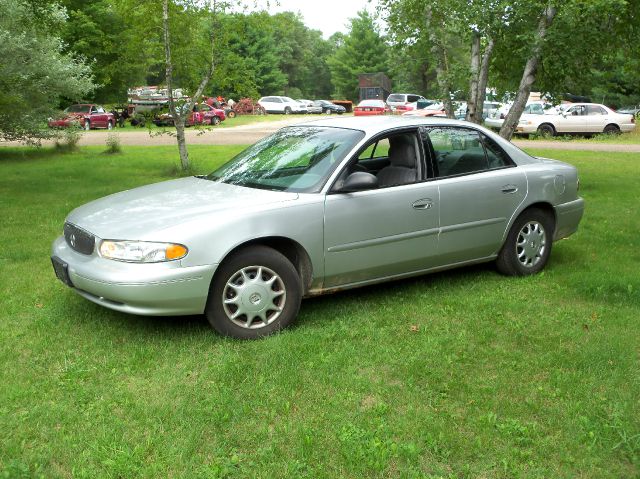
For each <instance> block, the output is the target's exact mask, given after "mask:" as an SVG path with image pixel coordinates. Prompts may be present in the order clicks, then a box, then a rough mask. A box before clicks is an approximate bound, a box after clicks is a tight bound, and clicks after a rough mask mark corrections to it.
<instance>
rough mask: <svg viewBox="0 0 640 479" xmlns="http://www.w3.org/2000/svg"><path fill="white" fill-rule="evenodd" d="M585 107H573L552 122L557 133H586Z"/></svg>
mask: <svg viewBox="0 0 640 479" xmlns="http://www.w3.org/2000/svg"><path fill="white" fill-rule="evenodd" d="M586 118H587V117H586V106H584V105H573V106H572V107H570V108H568V109H567V110H566V111H565V112H564V113H562V114H561V115H559V116H558V117H557V120H556V121H555V122H554V126H555V129H556V131H557V132H558V133H583V132H586V131H587V119H586Z"/></svg>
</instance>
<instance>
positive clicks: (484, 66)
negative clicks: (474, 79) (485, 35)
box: [476, 37, 495, 124]
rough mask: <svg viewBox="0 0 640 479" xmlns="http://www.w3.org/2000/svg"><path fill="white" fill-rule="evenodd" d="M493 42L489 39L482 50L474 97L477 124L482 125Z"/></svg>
mask: <svg viewBox="0 0 640 479" xmlns="http://www.w3.org/2000/svg"><path fill="white" fill-rule="evenodd" d="M494 46H495V40H494V39H493V38H492V37H489V40H488V42H487V46H486V47H485V48H484V54H483V55H482V63H481V65H480V74H479V75H478V95H477V96H476V112H479V113H478V124H480V123H482V115H483V112H484V100H485V98H486V97H487V83H488V82H489V63H490V61H491V54H492V53H493V47H494Z"/></svg>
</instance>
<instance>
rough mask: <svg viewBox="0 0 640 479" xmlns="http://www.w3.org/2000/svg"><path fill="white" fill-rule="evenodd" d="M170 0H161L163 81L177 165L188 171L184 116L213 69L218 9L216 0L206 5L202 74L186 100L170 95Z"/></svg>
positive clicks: (172, 83)
mask: <svg viewBox="0 0 640 479" xmlns="http://www.w3.org/2000/svg"><path fill="white" fill-rule="evenodd" d="M170 3H172V2H170V1H169V0H163V2H162V30H163V40H164V58H165V81H166V83H167V90H168V95H169V112H170V113H171V116H172V117H173V121H174V124H175V127H176V140H177V142H178V152H179V153H180V166H181V167H182V170H183V171H188V170H189V169H190V168H191V162H190V160H189V152H188V150H187V141H186V137H185V124H186V121H187V118H188V116H189V114H190V113H191V111H192V110H193V107H194V106H195V104H196V102H197V101H198V100H199V99H201V98H202V93H203V92H204V89H205V88H206V87H207V84H208V83H209V81H210V80H211V77H212V76H213V73H214V71H215V66H216V63H215V60H216V55H215V53H216V28H215V20H216V15H217V14H218V10H219V8H220V2H218V1H217V0H212V1H211V2H210V3H209V4H208V5H207V6H206V8H207V9H208V10H209V13H210V16H211V18H210V21H211V25H210V30H209V54H208V56H207V58H205V59H204V61H205V64H206V67H205V71H204V72H203V74H202V79H201V80H200V83H199V85H198V86H197V88H196V90H195V91H194V92H193V93H192V94H191V95H190V97H188V99H186V100H184V99H182V98H181V99H176V98H175V97H174V77H173V75H174V63H173V59H172V52H171V46H172V44H171V28H170V21H169V20H170V8H169V6H170ZM180 8H188V5H184V4H183V5H181V6H180Z"/></svg>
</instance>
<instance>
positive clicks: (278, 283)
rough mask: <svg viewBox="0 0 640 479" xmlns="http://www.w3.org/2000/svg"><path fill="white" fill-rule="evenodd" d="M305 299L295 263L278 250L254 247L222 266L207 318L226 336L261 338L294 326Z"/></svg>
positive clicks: (209, 300)
mask: <svg viewBox="0 0 640 479" xmlns="http://www.w3.org/2000/svg"><path fill="white" fill-rule="evenodd" d="M301 298H302V284H301V281H300V277H299V276H298V272H297V271H296V269H295V268H294V266H293V265H292V264H291V262H290V261H289V260H288V259H287V258H286V257H285V256H284V255H282V254H281V253H279V252H278V251H276V250H274V249H271V248H268V247H266V246H254V247H251V248H248V249H245V250H242V251H240V252H238V253H236V254H234V255H233V256H232V257H231V258H229V259H227V260H225V261H224V262H223V263H222V265H221V266H220V268H219V269H218V271H217V272H216V275H215V277H214V279H213V282H212V284H211V289H210V291H209V299H208V302H207V309H206V316H207V319H208V320H209V323H210V324H211V326H213V328H214V329H215V330H216V331H218V332H219V333H220V334H222V335H224V336H230V337H233V338H238V339H257V338H260V337H263V336H267V335H269V334H272V333H274V332H276V331H279V330H280V329H283V328H285V327H287V326H288V325H290V324H291V323H292V322H293V321H294V320H295V318H296V316H297V315H298V311H299V309H300V301H301Z"/></svg>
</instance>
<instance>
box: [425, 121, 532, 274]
mask: <svg viewBox="0 0 640 479" xmlns="http://www.w3.org/2000/svg"><path fill="white" fill-rule="evenodd" d="M424 134H425V135H426V136H427V138H428V140H429V143H430V144H431V154H432V158H433V163H434V173H433V174H434V176H435V177H436V178H437V180H436V181H435V184H436V185H437V186H438V188H439V193H440V240H439V243H438V244H439V251H438V261H439V264H441V265H444V264H455V263H459V262H465V261H472V260H476V259H481V258H487V257H490V256H492V255H494V254H496V253H497V252H498V251H499V249H500V247H501V245H502V242H503V237H504V234H505V231H506V228H507V225H508V224H509V221H510V219H511V217H512V216H513V214H514V212H515V211H516V210H517V208H518V206H519V205H520V204H521V203H522V201H523V200H524V198H525V196H526V194H527V178H526V175H525V174H524V172H522V170H521V169H520V168H518V167H517V166H515V164H514V163H513V162H512V161H511V159H510V158H509V157H508V155H507V154H506V153H505V152H504V151H503V150H502V149H501V148H500V147H499V146H498V145H497V143H495V142H494V141H493V140H491V139H490V138H489V137H488V136H486V135H484V134H483V133H481V132H479V131H477V130H475V129H472V128H464V127H446V126H442V127H429V128H425V130H424Z"/></svg>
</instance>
